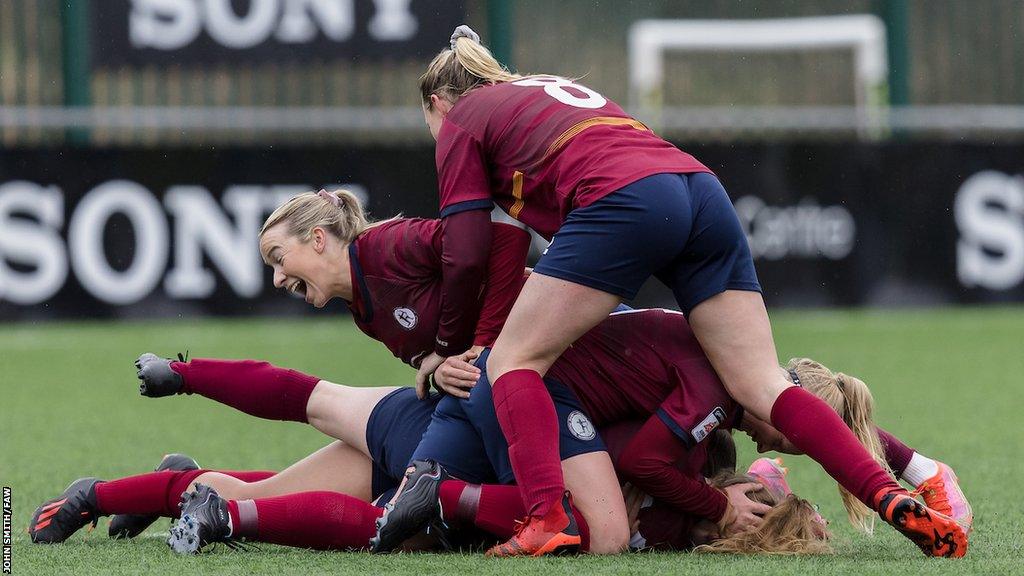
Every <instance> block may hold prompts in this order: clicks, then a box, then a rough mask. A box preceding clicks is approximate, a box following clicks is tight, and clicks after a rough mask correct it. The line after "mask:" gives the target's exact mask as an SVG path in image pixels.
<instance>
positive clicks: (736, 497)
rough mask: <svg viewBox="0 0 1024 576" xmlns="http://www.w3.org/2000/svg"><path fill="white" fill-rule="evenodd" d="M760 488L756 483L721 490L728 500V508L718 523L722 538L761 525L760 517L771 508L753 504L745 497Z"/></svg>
mask: <svg viewBox="0 0 1024 576" xmlns="http://www.w3.org/2000/svg"><path fill="white" fill-rule="evenodd" d="M761 488H762V486H761V485H760V484H758V483H757V482H747V483H745V484H735V485H733V486H727V487H726V488H723V489H722V491H723V492H725V497H726V498H728V499H729V507H728V508H727V509H726V511H725V515H724V516H722V519H721V520H719V521H718V527H719V530H720V532H721V534H722V536H731V535H733V534H738V533H740V532H743V531H746V530H750V529H753V528H757V527H758V526H760V525H761V522H762V520H763V519H762V518H761V517H762V516H764V514H765V513H766V512H768V511H769V510H771V509H772V508H771V506H768V505H767V504H761V503H760V502H754V501H753V500H751V499H750V498H748V497H747V494H748V493H750V492H754V491H757V490H760V489H761Z"/></svg>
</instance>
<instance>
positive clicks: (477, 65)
mask: <svg viewBox="0 0 1024 576" xmlns="http://www.w3.org/2000/svg"><path fill="white" fill-rule="evenodd" d="M453 46H454V47H453V48H445V49H444V50H441V52H440V53H439V54H438V55H437V56H435V57H434V59H433V60H431V61H430V64H429V65H427V71H426V72H424V73H423V75H422V76H420V97H421V98H422V99H423V106H424V107H425V108H426V109H427V110H430V109H431V107H432V105H431V103H430V96H431V95H434V94H437V96H438V97H440V98H443V99H445V100H447V101H449V102H451V103H453V104H454V103H455V102H456V101H457V100H458V99H459V98H461V97H462V96H463V95H464V94H465V93H466V92H469V91H470V90H472V89H473V88H476V87H478V86H483V85H485V84H495V83H497V82H511V81H513V80H518V79H520V78H522V76H520V75H519V74H513V73H511V72H509V71H508V69H507V68H505V67H504V66H502V65H501V64H500V63H499V62H498V61H497V60H496V59H495V58H494V55H493V54H491V51H490V50H488V49H487V48H486V47H484V45H483V44H480V43H479V42H477V41H475V40H473V39H472V38H467V37H465V36H463V37H460V38H456V39H455V40H454V42H453Z"/></svg>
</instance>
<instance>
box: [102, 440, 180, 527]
mask: <svg viewBox="0 0 1024 576" xmlns="http://www.w3.org/2000/svg"><path fill="white" fill-rule="evenodd" d="M164 470H174V471H175V472H182V471H185V470H199V463H198V462H196V461H195V460H193V459H192V458H190V457H188V456H186V455H184V454H167V455H165V456H164V457H163V460H160V464H158V465H157V467H156V468H155V469H154V470H153V471H154V472H163V471H164ZM159 518H160V517H159V516H157V515H155V514H154V515H149V514H115V515H114V516H111V517H110V527H109V528H108V529H107V534H109V535H110V537H111V538H135V537H136V536H138V535H139V534H142V532H143V531H145V530H146V528H149V527H150V526H151V525H152V524H153V522H156V521H157V520H158V519H159Z"/></svg>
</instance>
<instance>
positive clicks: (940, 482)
mask: <svg viewBox="0 0 1024 576" xmlns="http://www.w3.org/2000/svg"><path fill="white" fill-rule="evenodd" d="M936 463H937V464H938V465H939V471H938V472H936V473H935V476H932V477H931V478H929V479H927V480H925V481H924V482H922V483H921V485H920V486H918V487H917V489H915V490H914V492H913V493H914V494H920V495H921V496H922V497H923V498H924V503H925V506H928V507H929V508H931V509H932V510H935V511H936V512H940V513H942V514H945V515H946V516H949V517H950V518H952V519H953V520H956V523H957V524H959V525H960V526H962V527H963V529H964V531H965V532H966V533H967V534H970V533H971V528H972V526H973V524H974V512H973V511H972V510H971V504H970V502H968V501H967V498H966V497H964V493H963V491H962V490H960V483H959V481H958V480H957V477H956V473H954V472H953V469H952V468H950V467H949V466H948V465H946V464H943V463H942V462H936Z"/></svg>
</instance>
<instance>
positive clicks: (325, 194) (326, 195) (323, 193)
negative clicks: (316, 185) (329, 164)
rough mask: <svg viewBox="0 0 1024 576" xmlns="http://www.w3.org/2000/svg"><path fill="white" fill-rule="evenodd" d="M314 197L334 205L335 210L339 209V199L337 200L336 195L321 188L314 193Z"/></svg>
mask: <svg viewBox="0 0 1024 576" xmlns="http://www.w3.org/2000/svg"><path fill="white" fill-rule="evenodd" d="M316 195H317V196H319V197H321V198H323V199H324V200H327V201H328V202H330V203H331V204H334V207H335V208H341V199H340V198H338V195H337V194H331V193H330V192H328V191H327V190H324V189H323V188H321V189H320V191H319V192H317V193H316Z"/></svg>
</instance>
